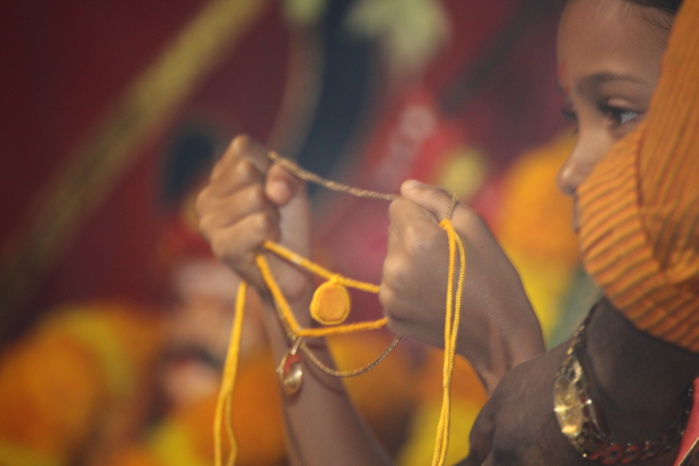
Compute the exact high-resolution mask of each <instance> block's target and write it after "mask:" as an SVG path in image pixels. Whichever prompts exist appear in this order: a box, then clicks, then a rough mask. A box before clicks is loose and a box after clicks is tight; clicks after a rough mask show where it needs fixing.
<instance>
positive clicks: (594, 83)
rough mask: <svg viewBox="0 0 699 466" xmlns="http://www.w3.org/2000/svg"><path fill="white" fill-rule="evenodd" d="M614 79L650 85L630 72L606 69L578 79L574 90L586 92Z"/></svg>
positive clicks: (581, 92) (580, 92)
mask: <svg viewBox="0 0 699 466" xmlns="http://www.w3.org/2000/svg"><path fill="white" fill-rule="evenodd" d="M614 81H626V82H632V83H635V84H642V85H646V86H648V85H650V84H649V83H647V82H646V81H644V80H643V79H641V78H639V77H637V76H634V75H630V74H617V73H612V72H608V71H604V72H599V73H593V74H590V75H587V76H585V77H583V78H582V79H580V80H579V81H578V82H577V83H576V84H575V90H576V91H577V92H578V93H579V94H583V95H584V94H588V93H590V92H591V91H592V90H594V89H596V88H598V87H599V86H601V85H603V84H607V83H610V82H614Z"/></svg>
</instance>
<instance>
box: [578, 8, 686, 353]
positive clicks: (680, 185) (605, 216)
mask: <svg viewBox="0 0 699 466" xmlns="http://www.w3.org/2000/svg"><path fill="white" fill-rule="evenodd" d="M578 196H579V197H578V202H579V207H580V224H581V229H580V241H581V248H582V256H583V260H584V263H585V267H586V269H587V271H588V273H589V274H590V275H591V277H592V278H593V279H594V280H595V282H596V283H597V284H598V285H599V286H600V287H601V288H602V290H603V292H604V294H605V295H606V296H607V297H608V298H609V299H610V300H611V301H612V303H614V305H615V306H616V308H617V309H619V310H620V311H621V312H623V313H624V314H625V315H626V316H627V317H628V318H629V319H630V320H631V321H632V322H633V323H634V324H635V325H636V326H637V327H638V328H639V329H641V330H643V331H646V332H648V333H650V334H651V335H654V336H656V337H659V338H661V339H663V340H665V341H667V342H670V343H673V344H676V345H679V346H682V347H684V348H686V349H688V350H690V351H699V0H685V1H684V3H683V6H682V7H681V9H680V12H679V13H678V15H677V17H676V19H675V23H674V25H673V29H672V32H671V35H670V39H669V44H668V49H667V51H666V53H665V56H664V58H663V68H662V74H661V78H660V82H659V84H658V87H657V89H656V91H655V93H654V95H653V99H652V101H651V105H650V109H649V112H648V114H647V115H646V118H645V120H644V121H643V122H642V123H641V124H640V125H639V128H638V129H637V131H635V132H634V133H633V134H631V135H629V136H628V137H627V138H625V139H624V140H622V141H620V142H619V143H618V144H617V145H616V146H615V147H614V148H613V149H612V151H611V152H610V153H609V154H608V155H607V156H606V157H605V158H604V159H603V160H602V161H601V162H599V163H598V165H597V167H596V168H595V170H594V171H593V173H592V174H591V175H590V176H589V177H588V179H587V180H586V181H585V183H583V185H582V186H581V187H580V189H579V190H578Z"/></svg>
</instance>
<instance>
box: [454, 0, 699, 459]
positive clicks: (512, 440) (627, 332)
mask: <svg viewBox="0 0 699 466" xmlns="http://www.w3.org/2000/svg"><path fill="white" fill-rule="evenodd" d="M653 15H659V16H655V17H654V16H653ZM648 18H651V19H655V20H656V21H648ZM671 19H672V18H671V16H669V15H668V14H667V13H661V12H659V11H658V10H655V9H653V8H648V7H639V6H638V5H636V4H633V3H631V2H620V1H618V0H570V1H569V2H568V3H567V6H566V9H565V11H564V13H563V16H562V19H561V25H560V27H559V36H558V52H559V63H560V69H561V72H560V87H561V89H562V90H563V93H564V94H565V96H566V98H567V99H568V101H569V104H570V109H569V110H570V113H571V116H572V117H573V118H574V119H575V121H576V123H577V126H578V139H577V143H576V146H575V148H574V150H573V152H572V154H571V155H570V156H569V159H568V161H567V162H566V163H565V164H564V166H563V167H562V169H561V171H560V173H559V177H558V183H559V187H560V188H561V190H562V191H563V192H564V193H566V194H568V195H570V196H571V197H573V200H574V204H575V198H576V190H577V188H578V186H580V184H581V183H582V182H583V181H584V180H585V179H586V178H587V176H588V175H589V173H590V172H591V171H592V169H593V168H594V167H595V165H596V163H597V162H598V161H599V160H600V159H601V158H602V157H604V155H605V154H606V153H607V152H608V150H609V149H610V148H611V146H612V145H613V144H614V143H615V142H616V141H618V140H619V139H621V138H623V137H624V136H625V135H626V134H629V133H630V132H631V131H633V130H634V129H635V128H636V126H637V125H638V123H639V122H640V121H641V120H642V118H643V117H644V115H645V113H646V112H647V110H648V106H649V103H650V96H651V95H652V92H653V90H654V89H655V86H656V85H657V81H658V79H659V75H660V61H661V57H662V53H663V51H664V47H665V43H666V40H667V35H668V30H666V29H663V28H662V27H658V26H657V25H658V24H669V23H670V22H671ZM577 227H578V219H577V211H576V212H574V216H573V228H574V229H576V230H577ZM698 310H699V309H698ZM566 349H567V344H563V345H562V346H560V347H557V348H554V349H552V350H550V351H548V352H546V353H545V354H542V355H540V356H538V357H536V358H534V359H532V360H531V361H529V362H527V363H525V364H523V365H521V366H519V367H516V368H515V369H513V370H512V371H510V372H509V373H508V374H506V376H505V377H504V378H503V379H502V381H501V383H500V385H499V386H498V387H497V389H496V390H495V392H494V393H493V395H492V397H491V398H490V400H489V401H488V403H487V405H486V406H485V408H484V409H483V411H482V412H481V414H480V416H479V418H478V420H477V421H476V424H475V425H474V427H473V430H472V433H471V441H472V449H471V453H470V456H469V457H468V459H467V460H466V461H465V462H464V463H463V464H466V465H480V464H487V465H492V464H496V465H534V464H537V465H539V464H556V465H558V464H565V465H575V464H591V462H590V461H587V460H584V459H582V458H581V457H580V455H579V454H578V452H577V451H576V450H574V449H573V448H572V446H571V445H570V444H569V443H568V441H567V440H566V438H565V437H564V436H563V435H562V434H561V433H560V431H559V428H558V424H557V421H556V419H555V416H554V414H553V411H552V404H553V401H552V400H553V383H552V382H553V379H554V376H555V373H556V371H557V370H558V367H559V366H560V364H561V362H562V360H563V358H564V354H565V350H566ZM630 355H632V356H630ZM581 363H582V364H583V367H584V368H585V370H586V371H588V372H589V373H591V374H594V380H595V383H594V384H593V386H592V388H591V391H592V396H593V398H594V399H595V400H596V401H597V402H598V405H599V406H600V408H601V411H602V412H603V413H604V415H605V418H606V419H607V423H608V426H609V429H610V431H611V433H612V436H613V438H615V439H616V440H617V441H630V442H639V441H643V440H646V439H649V440H650V439H655V438H657V437H658V436H659V435H660V434H661V433H663V432H664V431H665V430H666V429H667V428H668V427H669V426H670V425H672V423H673V422H674V420H675V419H676V417H677V416H678V413H679V412H680V409H681V400H682V397H683V396H684V394H685V393H686V391H687V388H688V387H689V385H690V383H691V382H692V380H693V379H694V377H695V376H696V375H697V371H698V370H699V355H697V354H694V353H689V352H687V351H685V350H683V349H681V348H679V347H675V346H672V345H669V344H666V343H664V342H662V341H660V340H658V339H655V338H653V337H651V336H649V335H646V334H644V333H642V332H640V331H638V330H637V329H636V328H635V327H633V326H632V325H631V324H630V323H629V322H628V321H627V320H626V319H625V318H624V317H623V316H622V314H621V313H619V312H618V311H617V310H616V309H614V308H613V307H612V306H611V305H610V304H609V303H608V302H606V301H605V302H603V303H602V304H601V305H600V306H599V310H598V311H597V313H596V314H595V316H594V318H593V320H592V322H591V323H590V326H589V328H588V331H587V342H586V351H585V354H584V356H583V358H582V361H581ZM676 454H677V448H675V449H674V450H673V451H671V452H669V453H667V454H665V455H663V456H661V457H658V458H656V459H653V460H651V461H647V462H644V463H643V464H648V465H671V464H673V462H674V460H675V457H676Z"/></svg>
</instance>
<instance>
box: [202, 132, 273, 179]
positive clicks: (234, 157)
mask: <svg viewBox="0 0 699 466" xmlns="http://www.w3.org/2000/svg"><path fill="white" fill-rule="evenodd" d="M267 153H268V151H267V149H265V148H264V147H263V146H261V145H259V144H257V143H256V142H254V141H253V140H252V139H251V138H250V137H249V136H247V135H241V136H236V137H235V138H234V139H233V141H231V143H230V145H229V146H228V148H227V149H226V151H225V152H224V153H223V155H222V156H221V159H220V160H219V161H218V162H217V163H216V165H215V166H214V169H213V170H212V171H211V178H210V179H211V180H215V179H218V177H220V176H221V175H222V174H224V173H227V172H228V171H229V170H230V169H231V167H232V166H233V165H234V164H235V163H237V162H238V161H239V160H240V159H241V158H245V159H247V160H249V161H250V163H252V164H253V166H254V167H255V168H256V169H257V171H258V172H259V173H265V172H267V169H268V168H269V166H270V163H271V162H270V161H269V159H268V157H267Z"/></svg>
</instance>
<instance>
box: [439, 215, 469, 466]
mask: <svg viewBox="0 0 699 466" xmlns="http://www.w3.org/2000/svg"><path fill="white" fill-rule="evenodd" d="M439 226H440V227H441V228H442V229H444V230H445V231H446V232H447V237H448V239H449V269H448V274H447V296H446V298H447V299H446V309H445V312H444V314H445V318H444V320H445V322H444V366H443V370H442V409H441V412H440V414H439V424H438V425H437V439H436V441H435V449H434V456H433V458H432V464H433V465H435V466H442V465H443V464H444V462H445V460H446V457H447V449H448V447H449V426H450V424H451V379H452V374H453V373H454V358H455V356H456V342H457V338H456V337H457V334H458V328H459V320H460V318H461V296H462V294H463V287H464V281H465V278H466V251H465V248H464V245H463V242H462V241H461V238H460V237H459V235H458V234H457V233H456V231H455V230H454V227H453V225H452V224H451V221H450V220H449V219H448V218H447V219H444V220H442V221H441V222H440V224H439ZM457 253H458V254H459V277H458V281H457V289H456V294H454V292H453V288H454V269H455V266H456V264H455V262H456V254H457Z"/></svg>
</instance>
